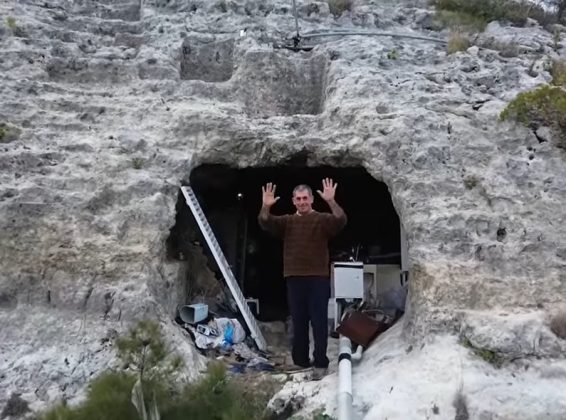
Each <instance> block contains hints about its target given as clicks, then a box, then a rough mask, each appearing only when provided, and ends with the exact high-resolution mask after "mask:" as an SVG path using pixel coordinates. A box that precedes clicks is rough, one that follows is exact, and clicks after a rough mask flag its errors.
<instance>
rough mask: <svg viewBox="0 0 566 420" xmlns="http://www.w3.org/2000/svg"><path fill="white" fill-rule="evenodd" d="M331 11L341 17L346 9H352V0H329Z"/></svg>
mask: <svg viewBox="0 0 566 420" xmlns="http://www.w3.org/2000/svg"><path fill="white" fill-rule="evenodd" d="M327 1H328V8H329V9H330V13H332V14H333V15H334V16H335V17H340V16H341V15H342V13H344V12H345V11H346V10H352V0H327Z"/></svg>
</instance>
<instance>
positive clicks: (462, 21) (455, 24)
mask: <svg viewBox="0 0 566 420" xmlns="http://www.w3.org/2000/svg"><path fill="white" fill-rule="evenodd" d="M436 19H437V21H438V22H439V24H440V26H442V27H446V28H452V29H455V30H466V31H472V32H481V31H483V30H484V29H485V27H486V26H487V21H486V20H485V19H483V18H481V17H478V16H473V15H470V14H468V13H463V12H458V11H451V10H437V12H436Z"/></svg>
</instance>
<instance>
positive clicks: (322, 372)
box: [311, 367, 328, 381]
mask: <svg viewBox="0 0 566 420" xmlns="http://www.w3.org/2000/svg"><path fill="white" fill-rule="evenodd" d="M327 374H328V368H320V367H315V368H314V370H313V372H312V376H311V380H313V381H320V380H321V379H322V378H324V377H325V376H326V375H327Z"/></svg>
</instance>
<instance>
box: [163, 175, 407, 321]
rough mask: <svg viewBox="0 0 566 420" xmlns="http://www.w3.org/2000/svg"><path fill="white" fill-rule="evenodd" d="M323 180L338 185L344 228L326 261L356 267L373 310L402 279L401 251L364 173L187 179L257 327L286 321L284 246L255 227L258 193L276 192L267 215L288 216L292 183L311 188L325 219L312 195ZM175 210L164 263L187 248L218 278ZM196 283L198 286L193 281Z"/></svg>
mask: <svg viewBox="0 0 566 420" xmlns="http://www.w3.org/2000/svg"><path fill="white" fill-rule="evenodd" d="M325 177H330V178H332V179H334V181H335V182H337V183H338V188H337V192H336V201H337V202H338V203H339V204H340V205H341V206H342V208H343V209H344V211H345V212H346V214H347V216H348V224H347V226H346V227H345V228H344V230H343V231H342V232H341V233H340V234H339V235H338V236H337V237H335V238H334V239H333V240H332V241H331V242H330V244H329V249H330V259H331V262H332V261H349V260H356V261H362V262H363V263H364V283H365V286H366V287H367V289H366V300H368V302H369V303H370V304H371V303H372V301H373V303H375V302H376V301H377V299H378V296H379V295H382V294H383V293H384V292H386V291H387V289H391V288H395V287H397V286H398V285H399V284H401V285H402V284H403V283H404V281H406V280H407V274H408V273H407V271H406V265H407V262H406V259H407V258H406V256H407V252H406V251H407V250H406V241H404V237H403V233H402V230H401V225H400V222H399V217H398V216H397V213H396V211H395V208H394V207H393V204H392V201H391V196H390V194H389V191H388V188H387V186H386V185H385V184H384V183H383V182H379V181H377V180H376V179H374V178H373V177H372V176H371V175H369V173H368V172H367V171H366V170H365V169H364V168H361V167H351V168H335V167H326V166H321V167H297V166H281V167H259V168H258V167H255V168H244V169H238V168H233V167H229V166H227V165H211V164H206V165H201V166H199V167H197V168H195V169H194V170H193V171H192V172H191V175H190V180H189V182H190V184H191V186H192V188H193V190H194V192H195V194H196V196H197V198H198V200H199V202H200V204H201V206H202V208H203V211H204V213H205V215H206V217H207V219H208V221H209V223H210V225H211V227H212V229H213V231H214V233H215V235H216V238H217V239H218V242H219V244H220V247H221V248H222V250H223V252H224V254H225V256H226V259H227V261H228V263H229V264H230V267H231V269H232V271H233V273H234V275H235V277H236V279H237V280H238V283H239V285H240V288H241V290H242V292H243V294H244V296H245V297H249V298H253V299H257V300H258V303H259V305H258V306H259V308H258V309H259V310H258V314H257V318H258V319H259V320H261V321H276V320H285V319H286V317H287V315H288V307H287V298H286V288H285V280H284V278H283V246H282V243H281V241H280V240H279V239H277V238H274V237H272V236H270V235H269V234H268V233H266V232H264V231H263V230H262V229H261V228H260V227H259V225H258V222H257V216H258V213H259V210H260V208H261V201H262V200H261V186H262V185H265V184H266V183H267V182H273V183H275V184H276V185H277V195H278V196H280V197H281V199H280V200H279V201H278V202H277V204H276V205H275V206H274V207H273V208H272V212H273V214H285V213H292V212H294V211H295V209H294V207H293V204H292V202H291V195H292V190H293V188H294V187H295V186H296V185H298V184H307V185H309V186H311V188H312V189H313V191H314V195H315V201H314V205H313V207H314V209H315V210H317V211H321V212H327V211H330V209H329V208H328V206H327V205H326V203H324V201H323V200H322V199H320V197H318V194H317V193H316V190H317V189H322V179H323V178H325ZM177 211H178V213H177V221H176V225H175V226H174V228H173V229H172V231H171V237H170V238H169V253H170V256H172V257H173V258H183V255H185V256H186V255H187V253H190V252H194V244H195V243H199V244H201V247H202V249H203V251H204V255H208V266H209V267H210V268H211V269H212V271H213V272H215V273H216V277H217V278H220V279H221V274H220V271H219V270H218V267H216V264H215V262H214V260H213V258H212V256H211V255H210V254H209V253H208V250H207V249H206V245H205V241H204V239H202V237H201V236H200V232H199V231H198V228H197V227H196V223H195V222H194V220H193V217H192V214H191V213H190V210H189V209H188V206H187V205H186V204H185V203H184V199H183V197H182V194H180V196H179V203H178V206H177ZM191 246H192V247H193V248H190V247H191ZM191 249H192V251H191ZM193 268H194V267H188V272H189V277H190V276H191V275H192V276H193V277H194V275H195V270H194V269H193ZM196 271H199V270H196ZM191 273H192V274H191ZM366 277H367V279H366ZM195 280H197V281H198V279H194V278H193V279H192V281H195ZM188 281H189V282H190V281H191V279H189V280H188ZM366 283H367V284H366ZM254 309H255V308H254Z"/></svg>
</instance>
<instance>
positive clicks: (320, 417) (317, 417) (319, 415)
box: [312, 408, 334, 420]
mask: <svg viewBox="0 0 566 420" xmlns="http://www.w3.org/2000/svg"><path fill="white" fill-rule="evenodd" d="M312 420H334V417H332V416H329V415H328V414H326V412H325V410H324V409H323V408H319V409H318V410H315V411H313V413H312Z"/></svg>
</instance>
